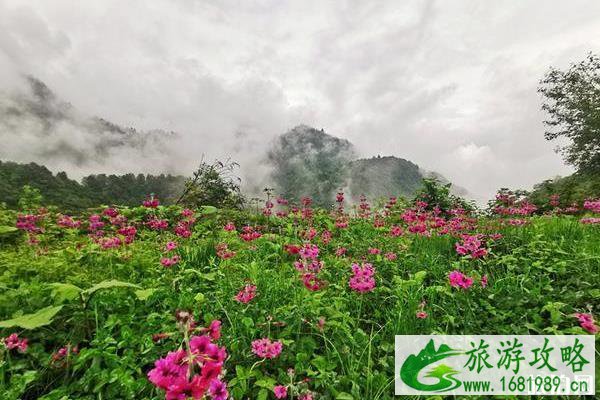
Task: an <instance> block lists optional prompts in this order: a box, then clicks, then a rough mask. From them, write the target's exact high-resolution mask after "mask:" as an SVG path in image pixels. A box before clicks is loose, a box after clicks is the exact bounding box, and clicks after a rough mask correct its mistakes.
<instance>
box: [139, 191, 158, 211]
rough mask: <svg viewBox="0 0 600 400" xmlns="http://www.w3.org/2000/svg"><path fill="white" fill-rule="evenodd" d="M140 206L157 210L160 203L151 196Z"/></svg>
mask: <svg viewBox="0 0 600 400" xmlns="http://www.w3.org/2000/svg"><path fill="white" fill-rule="evenodd" d="M142 205H143V206H144V207H146V208H157V207H158V206H159V205H160V201H158V199H157V198H156V197H154V195H153V194H151V195H150V197H149V198H148V199H147V200H144V201H143V202H142Z"/></svg>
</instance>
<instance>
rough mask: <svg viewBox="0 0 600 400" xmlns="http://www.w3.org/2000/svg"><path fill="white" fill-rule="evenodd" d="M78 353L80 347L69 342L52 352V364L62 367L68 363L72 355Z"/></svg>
mask: <svg viewBox="0 0 600 400" xmlns="http://www.w3.org/2000/svg"><path fill="white" fill-rule="evenodd" d="M77 354H79V347H77V346H71V345H70V344H68V345H66V346H64V347H61V348H60V349H58V350H57V351H56V352H55V353H54V354H52V358H51V364H52V365H53V366H54V367H57V368H62V367H64V366H65V365H67V364H68V362H69V359H70V358H71V357H73V356H75V355H77Z"/></svg>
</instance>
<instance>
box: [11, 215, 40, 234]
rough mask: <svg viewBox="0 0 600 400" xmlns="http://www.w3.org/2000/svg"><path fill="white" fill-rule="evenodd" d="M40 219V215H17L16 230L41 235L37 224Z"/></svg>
mask: <svg viewBox="0 0 600 400" xmlns="http://www.w3.org/2000/svg"><path fill="white" fill-rule="evenodd" d="M41 219H42V215H39V214H37V215H36V214H19V215H17V223H16V225H15V226H16V227H17V228H18V229H21V230H24V231H27V232H29V233H33V234H35V233H41V232H42V228H40V227H39V226H38V225H37V224H38V222H39V221H40V220H41Z"/></svg>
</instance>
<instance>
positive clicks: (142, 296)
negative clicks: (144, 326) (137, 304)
mask: <svg viewBox="0 0 600 400" xmlns="http://www.w3.org/2000/svg"><path fill="white" fill-rule="evenodd" d="M154 292H156V289H154V288H150V289H140V290H136V291H135V296H136V297H137V298H138V300H142V301H143V300H147V299H148V298H149V297H150V296H152V293H154Z"/></svg>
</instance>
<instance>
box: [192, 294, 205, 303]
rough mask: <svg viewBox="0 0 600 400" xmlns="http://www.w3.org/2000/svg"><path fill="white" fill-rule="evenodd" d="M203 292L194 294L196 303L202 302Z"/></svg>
mask: <svg viewBox="0 0 600 400" xmlns="http://www.w3.org/2000/svg"><path fill="white" fill-rule="evenodd" d="M204 299H205V297H204V294H203V293H198V294H197V295H195V296H194V300H196V301H197V302H198V303H200V304H202V303H204Z"/></svg>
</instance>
